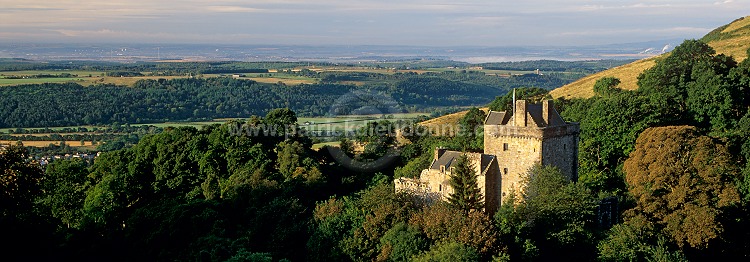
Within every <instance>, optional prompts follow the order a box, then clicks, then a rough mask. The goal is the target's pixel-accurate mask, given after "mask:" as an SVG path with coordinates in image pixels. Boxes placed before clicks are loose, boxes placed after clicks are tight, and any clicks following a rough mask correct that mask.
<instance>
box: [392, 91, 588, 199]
mask: <svg viewBox="0 0 750 262" xmlns="http://www.w3.org/2000/svg"><path fill="white" fill-rule="evenodd" d="M579 131H580V128H579V125H578V123H567V122H565V121H564V120H563V119H562V117H560V114H558V113H557V111H556V110H555V108H554V104H553V102H552V101H551V100H547V101H543V102H542V103H541V104H528V103H527V102H526V101H525V100H518V101H516V102H515V105H514V107H513V110H511V111H510V112H507V111H503V112H495V111H490V112H489V114H487V118H486V119H485V123H484V153H483V154H482V153H467V155H468V158H469V161H470V162H471V163H472V165H473V166H474V168H475V170H476V172H477V174H478V177H477V182H478V187H479V189H480V191H481V193H482V195H484V198H485V210H487V212H489V213H490V214H492V213H494V212H495V211H496V210H497V209H498V208H499V207H500V203H502V201H503V200H504V198H505V197H507V196H509V195H510V194H511V193H512V192H516V193H520V192H521V190H523V185H522V181H523V177H524V176H525V175H526V174H527V171H528V170H529V169H530V168H531V167H533V166H534V165H536V164H542V165H552V166H556V167H558V168H559V169H560V170H561V171H562V173H563V174H564V175H565V176H567V177H568V178H569V179H571V180H576V179H577V178H578V175H577V174H578V170H577V167H578V133H579ZM461 154H463V153H462V152H457V151H447V150H445V149H440V148H438V149H436V150H435V158H434V160H433V162H432V164H431V165H430V167H429V168H428V169H425V170H422V173H421V174H420V177H419V179H410V178H398V179H396V180H395V184H396V191H412V192H415V193H417V194H421V195H423V196H424V197H426V198H429V199H435V200H437V199H442V200H445V199H447V198H448V196H450V194H452V193H453V190H452V188H450V183H449V182H448V181H449V180H450V176H451V171H452V169H451V165H452V164H453V163H454V162H455V160H456V159H457V158H458V157H459V156H460V155H461Z"/></svg>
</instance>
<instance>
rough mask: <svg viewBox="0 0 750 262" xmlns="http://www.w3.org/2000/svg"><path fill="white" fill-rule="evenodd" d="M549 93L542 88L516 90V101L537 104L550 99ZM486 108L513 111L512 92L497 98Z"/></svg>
mask: <svg viewBox="0 0 750 262" xmlns="http://www.w3.org/2000/svg"><path fill="white" fill-rule="evenodd" d="M551 98H552V97H551V96H550V95H549V91H548V90H547V89H544V88H538V87H527V88H518V89H516V99H517V100H526V101H527V102H529V103H531V104H535V103H539V102H541V101H542V100H545V99H551ZM488 107H489V108H490V110H492V111H510V110H511V109H513V92H508V93H507V94H505V95H504V96H498V97H496V98H495V100H493V101H492V102H491V103H490V104H489V105H488Z"/></svg>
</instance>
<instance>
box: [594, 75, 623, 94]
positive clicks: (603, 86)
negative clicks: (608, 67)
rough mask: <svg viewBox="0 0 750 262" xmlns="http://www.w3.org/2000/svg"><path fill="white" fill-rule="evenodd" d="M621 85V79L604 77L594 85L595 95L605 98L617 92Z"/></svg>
mask: <svg viewBox="0 0 750 262" xmlns="http://www.w3.org/2000/svg"><path fill="white" fill-rule="evenodd" d="M619 84H620V79H618V78H616V77H611V76H608V77H602V78H600V79H599V80H596V83H594V93H596V94H597V95H600V96H605V95H608V94H611V93H612V92H616V91H617V86H618V85H619Z"/></svg>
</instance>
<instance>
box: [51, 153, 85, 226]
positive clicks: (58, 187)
mask: <svg viewBox="0 0 750 262" xmlns="http://www.w3.org/2000/svg"><path fill="white" fill-rule="evenodd" d="M88 175H89V170H88V165H87V164H86V162H84V161H83V160H81V159H79V158H76V159H72V160H64V159H63V160H57V161H54V162H52V163H51V164H49V165H48V166H47V171H46V172H45V179H44V183H43V184H42V188H43V189H44V196H43V197H42V199H41V203H42V204H43V205H45V206H46V207H47V208H49V210H50V211H51V213H52V216H54V217H55V218H57V219H60V221H62V223H63V224H64V225H65V226H67V227H74V228H78V226H79V222H80V219H81V216H82V213H81V212H82V210H83V202H84V199H86V190H87V189H88V187H90V186H91V184H90V182H89V181H88V180H89V179H88Z"/></svg>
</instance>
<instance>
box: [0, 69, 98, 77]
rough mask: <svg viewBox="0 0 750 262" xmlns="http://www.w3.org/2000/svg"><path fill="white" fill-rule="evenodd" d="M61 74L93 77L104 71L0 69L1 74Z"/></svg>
mask: <svg viewBox="0 0 750 262" xmlns="http://www.w3.org/2000/svg"><path fill="white" fill-rule="evenodd" d="M59 74H71V75H78V77H93V76H103V74H104V72H101V71H85V70H24V71H0V76H33V75H59Z"/></svg>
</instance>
